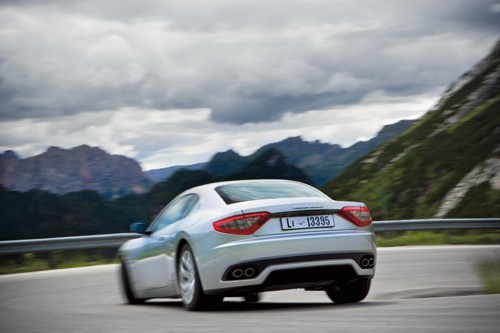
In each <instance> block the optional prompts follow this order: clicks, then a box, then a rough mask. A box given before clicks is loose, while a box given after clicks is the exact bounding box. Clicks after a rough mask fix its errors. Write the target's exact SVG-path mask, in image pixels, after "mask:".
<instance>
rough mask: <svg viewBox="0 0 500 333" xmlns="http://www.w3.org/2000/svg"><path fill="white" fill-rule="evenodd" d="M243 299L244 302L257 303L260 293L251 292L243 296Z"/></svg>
mask: <svg viewBox="0 0 500 333" xmlns="http://www.w3.org/2000/svg"><path fill="white" fill-rule="evenodd" d="M243 298H244V299H245V302H247V303H257V302H258V301H260V294H259V293H251V294H247V295H245V296H244V297H243Z"/></svg>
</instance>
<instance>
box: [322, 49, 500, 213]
mask: <svg viewBox="0 0 500 333" xmlns="http://www.w3.org/2000/svg"><path fill="white" fill-rule="evenodd" d="M322 190H323V191H324V192H326V193H327V194H328V195H330V196H331V197H332V198H338V199H342V200H359V201H364V202H366V203H367V204H368V206H369V207H370V209H371V211H372V215H373V216H374V218H375V219H404V218H429V217H432V216H435V217H492V216H495V217H498V216H500V205H499V204H498V203H499V202H500V41H499V42H498V43H497V45H496V46H495V48H494V49H493V51H492V52H491V54H490V55H489V56H488V57H486V58H485V59H484V60H482V61H481V62H480V63H479V64H477V65H476V66H475V67H473V68H472V69H471V70H470V71H468V72H467V73H465V74H464V75H462V76H461V77H460V78H459V79H458V80H457V81H456V82H454V83H453V84H452V85H451V86H450V87H449V88H448V90H446V92H445V93H444V94H443V96H442V98H441V99H440V101H439V102H438V104H437V105H436V106H435V107H434V108H433V109H432V110H430V111H429V112H428V113H427V114H426V115H424V117H423V118H422V119H420V121H418V122H417V123H416V124H415V125H413V126H412V127H411V128H410V129H409V130H407V131H406V132H404V133H403V134H402V135H400V136H398V137H396V138H394V139H392V140H390V141H389V142H387V143H385V144H383V145H382V146H380V147H379V148H377V149H375V150H374V151H372V152H371V153H370V154H368V155H367V156H365V157H364V158H362V159H360V160H358V161H357V162H355V163H354V164H352V165H351V166H350V167H349V168H347V169H346V170H345V171H344V172H343V173H342V174H341V175H340V176H339V177H337V178H335V179H333V180H331V181H329V182H327V183H326V184H325V185H324V186H323V187H322Z"/></svg>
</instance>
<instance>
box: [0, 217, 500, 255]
mask: <svg viewBox="0 0 500 333" xmlns="http://www.w3.org/2000/svg"><path fill="white" fill-rule="evenodd" d="M373 225H374V228H375V232H386V231H410V230H447V229H500V218H483V219H477V218H474V219H426V220H393V221H374V222H373ZM140 236H141V235H140V234H135V233H120V234H105V235H90V236H73V237H57V238H41V239H23V240H12V241H0V255H9V254H23V253H30V252H49V251H61V250H83V249H98V248H113V247H119V246H120V245H121V244H122V243H123V242H125V241H127V240H129V239H133V238H137V237H140Z"/></svg>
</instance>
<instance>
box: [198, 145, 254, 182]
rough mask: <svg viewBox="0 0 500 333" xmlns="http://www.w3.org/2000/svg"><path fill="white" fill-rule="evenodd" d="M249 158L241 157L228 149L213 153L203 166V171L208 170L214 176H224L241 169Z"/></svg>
mask: <svg viewBox="0 0 500 333" xmlns="http://www.w3.org/2000/svg"><path fill="white" fill-rule="evenodd" d="M250 160H251V157H250V156H248V157H243V156H240V155H239V154H238V153H236V152H235V151H233V150H228V151H226V152H223V153H217V154H215V155H214V156H213V157H212V159H211V160H210V162H208V163H207V165H206V166H205V171H207V172H210V173H211V174H212V175H214V176H215V177H224V176H227V175H229V174H231V173H235V172H238V171H241V170H242V169H243V168H244V167H245V166H246V165H247V163H249V162H250Z"/></svg>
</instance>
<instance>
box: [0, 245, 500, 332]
mask: <svg viewBox="0 0 500 333" xmlns="http://www.w3.org/2000/svg"><path fill="white" fill-rule="evenodd" d="M499 254H500V246H431V247H398V248H380V249H379V256H378V263H377V264H378V265H377V272H376V277H375V279H374V280H373V284H372V290H371V292H370V294H369V296H368V297H367V299H366V300H365V301H363V302H361V303H358V304H351V305H334V304H333V303H331V302H330V300H329V299H328V298H327V297H326V295H325V294H324V293H323V292H306V291H302V290H291V291H279V292H270V293H265V294H264V297H263V300H262V301H261V302H260V303H256V304H247V303H243V302H242V301H241V299H239V298H230V299H226V301H225V302H224V304H223V305H222V306H221V307H219V308H218V309H214V310H212V311H207V312H188V311H185V310H184V309H183V308H182V305H181V303H180V301H179V300H165V299H161V300H152V301H149V302H147V303H146V304H144V305H135V306H132V305H125V304H124V302H123V298H122V296H121V293H120V289H119V287H118V283H117V281H118V274H117V266H116V265H106V266H96V267H85V268H75V269H65V270H57V271H47V272H35V273H24V274H15V275H4V276H0V297H1V298H0V332H3V333H7V332H231V333H232V332H356V333H359V332H370V333H378V332H384V333H385V332H404V333H410V332H497V331H498V329H499V328H500V295H481V288H480V281H479V278H478V276H477V275H476V272H475V269H474V264H475V262H476V261H477V260H480V259H481V258H484V257H485V256H498V255H499Z"/></svg>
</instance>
